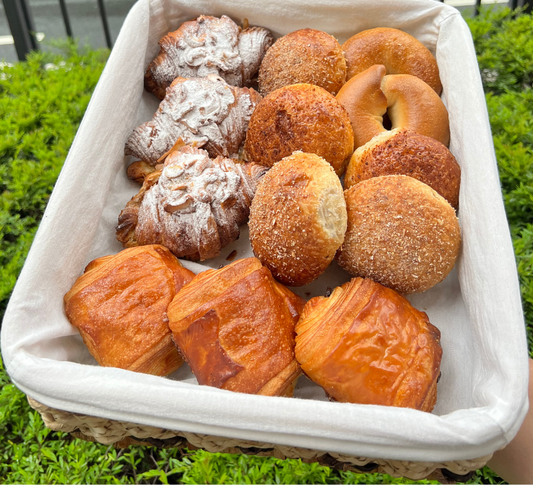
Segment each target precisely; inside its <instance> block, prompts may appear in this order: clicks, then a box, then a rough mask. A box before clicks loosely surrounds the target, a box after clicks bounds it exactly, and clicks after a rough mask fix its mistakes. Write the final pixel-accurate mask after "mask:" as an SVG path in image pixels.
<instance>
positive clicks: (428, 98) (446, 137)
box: [337, 65, 450, 149]
mask: <svg viewBox="0 0 533 485" xmlns="http://www.w3.org/2000/svg"><path fill="white" fill-rule="evenodd" d="M385 73H386V68H385V66H383V65H375V66H372V67H370V68H369V69H367V70H366V71H363V72H362V73H360V74H358V75H357V76H354V77H353V78H351V79H350V80H349V81H348V82H347V83H346V84H345V85H344V86H343V87H342V88H341V90H340V91H339V93H338V94H337V100H338V101H339V102H340V103H341V104H342V105H343V106H344V108H345V109H346V111H347V112H348V115H349V117H350V120H351V122H352V127H353V132H354V138H355V148H356V149H357V148H359V147H360V146H362V145H364V144H365V143H367V142H369V141H370V140H371V139H372V138H373V137H374V136H376V135H379V134H380V133H382V132H384V131H386V128H385V127H384V126H383V117H384V116H385V114H386V115H387V116H388V118H389V120H390V123H391V125H392V129H394V128H405V129H408V130H413V131H415V132H416V133H420V134H421V135H425V136H429V137H431V138H435V140H438V141H440V142H441V143H442V144H443V145H446V146H448V144H449V142H450V127H449V121H448V111H447V110H446V107H445V106H444V103H443V102H442V100H441V99H440V97H439V96H438V94H437V93H436V92H435V91H433V89H431V88H430V87H429V86H428V85H427V84H426V83H425V82H424V81H421V80H420V79H418V78H417V77H415V76H410V75H409V74H390V75H387V76H386V75H385Z"/></svg>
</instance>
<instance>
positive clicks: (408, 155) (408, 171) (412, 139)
mask: <svg viewBox="0 0 533 485" xmlns="http://www.w3.org/2000/svg"><path fill="white" fill-rule="evenodd" d="M382 175H408V176H409V177H413V178H415V179H417V180H420V181H421V182H424V183H425V184H427V185H429V186H430V187H431V188H432V189H433V190H435V191H437V192H438V193H439V194H440V195H442V196H443V197H444V198H445V199H446V200H447V201H448V202H449V203H450V205H451V206H452V207H453V208H454V209H455V210H457V209H458V207H459V187H460V181H461V168H460V167H459V164H458V163H457V160H456V159H455V157H454V156H453V155H452V153H451V152H450V150H448V149H447V148H446V147H445V146H444V145H443V144H442V143H440V142H438V141H437V140H434V139H433V138H430V137H427V136H424V135H419V134H417V133H415V132H413V131H409V130H404V129H402V128H397V129H395V130H392V131H386V132H384V133H381V134H380V135H377V136H375V137H374V138H372V140H370V141H369V142H368V143H367V144H365V145H363V146H362V147H359V148H358V149H357V150H356V151H355V152H354V154H353V155H352V158H351V159H350V163H349V164H348V168H347V169H346V174H345V177H344V188H345V189H349V188H350V187H351V186H352V185H355V184H357V183H359V182H361V181H363V180H367V179H369V178H372V177H379V176H382Z"/></svg>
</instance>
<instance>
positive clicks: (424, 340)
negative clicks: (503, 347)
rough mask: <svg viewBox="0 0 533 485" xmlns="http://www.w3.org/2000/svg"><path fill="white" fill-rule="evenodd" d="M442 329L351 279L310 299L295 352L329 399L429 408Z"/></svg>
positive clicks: (375, 287) (387, 292)
mask: <svg viewBox="0 0 533 485" xmlns="http://www.w3.org/2000/svg"><path fill="white" fill-rule="evenodd" d="M441 356H442V348H441V346H440V331H439V330H438V329H437V328H436V327H434V326H433V325H432V324H431V323H430V322H429V319H428V316H427V315H426V314H425V313H424V312H421V311H419V310H417V309H416V308H414V307H413V306H412V305H411V304H410V303H409V302H408V301H407V300H406V299H405V298H404V297H402V296H401V295H399V294H398V293H396V292H395V291H393V290H391V289H389V288H385V287H384V286H382V285H380V284H378V283H375V282H374V281H372V280H369V279H363V278H354V279H352V280H351V281H349V282H348V283H345V284H344V285H342V286H341V287H337V288H335V290H333V293H332V294H331V296H330V297H329V298H325V297H321V296H320V297H316V298H312V299H311V300H309V301H308V302H307V304H306V305H305V307H304V309H303V312H302V313H301V315H300V319H299V320H298V324H297V325H296V359H297V360H298V362H299V363H300V365H301V366H302V370H303V371H304V372H305V374H306V375H307V376H308V377H309V378H310V379H312V380H313V381H314V382H315V383H317V384H318V385H320V386H321V387H322V388H323V389H324V390H325V391H326V393H327V395H328V396H329V397H330V399H333V400H336V401H341V402H351V403H359V404H379V405H383V406H399V407H409V408H414V409H419V410H421V411H427V412H429V411H431V410H432V409H433V406H434V405H435V402H436V400H437V380H438V377H439V374H440V362H441Z"/></svg>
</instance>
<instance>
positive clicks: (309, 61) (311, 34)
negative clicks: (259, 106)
mask: <svg viewBox="0 0 533 485" xmlns="http://www.w3.org/2000/svg"><path fill="white" fill-rule="evenodd" d="M258 82H259V91H260V92H261V94H262V95H263V96H264V95H267V94H268V93H271V92H272V91H275V90H276V89H279V88H282V87H284V86H289V85H291V84H299V83H308V84H315V85H317V86H320V87H321V88H324V89H325V90H326V91H328V92H330V93H331V94H336V93H337V92H338V91H339V89H340V88H341V87H342V85H343V84H344V83H345V82H346V60H345V59H344V53H343V52H342V47H341V46H340V44H339V43H338V42H337V39H335V37H333V36H331V35H329V34H327V33H326V32H322V31H321V30H315V29H301V30H297V31H295V32H291V33H290V34H287V35H285V36H283V37H280V38H279V39H278V40H277V41H276V42H275V43H274V45H273V46H272V47H271V48H270V49H268V51H267V53H266V54H265V57H264V58H263V61H262V62H261V66H260V68H259V79H258Z"/></svg>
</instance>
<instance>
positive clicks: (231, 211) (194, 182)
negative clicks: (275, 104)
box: [117, 146, 267, 260]
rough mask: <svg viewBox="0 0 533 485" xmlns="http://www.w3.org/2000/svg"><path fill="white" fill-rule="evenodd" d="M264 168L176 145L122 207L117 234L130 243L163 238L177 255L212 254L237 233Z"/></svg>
mask: <svg viewBox="0 0 533 485" xmlns="http://www.w3.org/2000/svg"><path fill="white" fill-rule="evenodd" d="M266 170H267V169H266V168H264V167H262V166H259V165H254V164H246V165H245V164H240V163H235V162H234V161H233V160H231V159H229V158H222V157H218V158H216V159H214V160H213V159H210V158H209V155H208V154H207V152H206V151H205V150H201V149H198V148H194V147H190V146H187V147H183V148H181V149H179V150H177V151H174V152H172V153H171V154H170V155H169V156H168V157H167V158H166V160H165V164H164V168H163V170H162V171H157V170H156V171H154V172H153V173H151V174H150V175H148V176H147V177H146V179H145V181H144V184H143V186H142V188H141V190H140V191H139V193H138V194H137V195H136V196H134V197H133V198H132V199H131V200H130V202H128V204H127V205H126V207H125V209H124V210H123V211H122V212H121V213H120V216H119V219H118V226H117V239H118V240H119V241H120V242H121V243H122V244H123V245H124V246H126V247H134V246H139V245H144V244H162V245H164V246H166V247H167V248H169V249H170V250H171V251H172V252H173V253H174V254H175V255H176V256H177V257H179V258H187V259H192V260H205V259H209V258H214V257H215V256H218V254H219V253H220V250H221V249H222V248H223V247H225V246H227V245H228V244H229V243H231V242H233V241H235V240H236V239H237V238H238V237H239V226H240V225H241V224H243V223H244V222H246V220H247V219H248V215H249V213H250V204H251V202H252V198H253V196H254V193H255V189H256V185H257V182H258V180H259V179H260V178H261V176H262V175H263V174H264V173H265V172H266Z"/></svg>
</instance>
